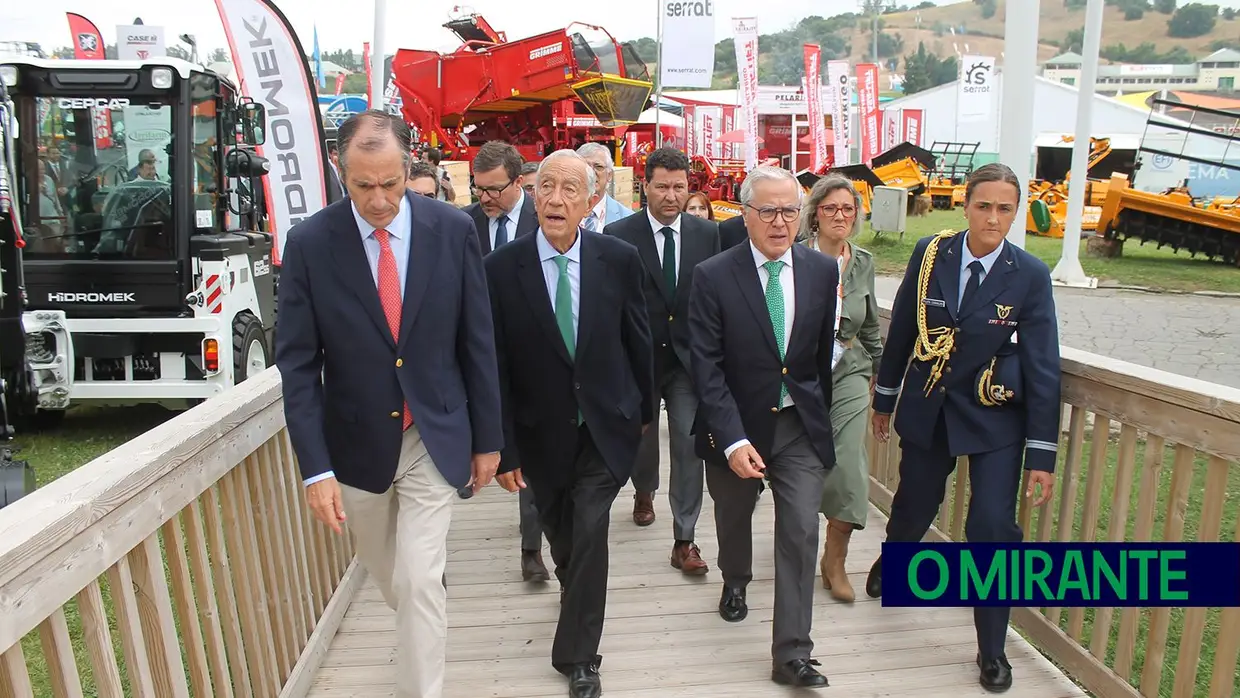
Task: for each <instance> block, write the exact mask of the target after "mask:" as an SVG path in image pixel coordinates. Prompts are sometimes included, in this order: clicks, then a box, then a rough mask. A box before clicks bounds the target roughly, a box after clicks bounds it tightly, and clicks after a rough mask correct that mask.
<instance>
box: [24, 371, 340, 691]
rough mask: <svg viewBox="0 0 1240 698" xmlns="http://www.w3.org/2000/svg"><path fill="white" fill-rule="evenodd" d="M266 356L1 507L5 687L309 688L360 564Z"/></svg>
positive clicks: (40, 689) (98, 688)
mask: <svg viewBox="0 0 1240 698" xmlns="http://www.w3.org/2000/svg"><path fill="white" fill-rule="evenodd" d="M303 496H304V495H303V488H302V487H301V486H300V481H299V476H298V474H297V469H296V467H295V464H294V459H293V454H292V449H291V447H290V445H289V439H288V432H287V431H286V430H285V428H284V412H283V402H282V401H281V399H280V376H279V373H278V371H277V370H276V369H274V368H271V369H268V370H267V371H265V372H263V373H262V374H260V375H258V376H255V377H254V378H251V379H250V380H248V381H246V382H245V383H243V384H241V385H240V386H238V387H236V388H234V389H232V390H230V391H228V392H227V393H226V394H224V395H223V396H221V397H218V398H215V399H212V400H210V401H208V402H206V403H204V404H202V405H200V406H198V407H196V408H194V409H192V410H190V411H188V412H186V413H184V414H181V415H179V416H177V417H175V418H173V419H171V420H170V421H168V422H166V423H164V424H163V425H161V426H159V427H156V428H155V429H153V430H151V431H149V432H147V433H145V434H143V435H142V436H139V437H138V438H136V439H134V440H133V441H130V442H129V443H126V444H125V445H123V446H121V447H120V448H117V449H116V450H114V451H112V452H110V453H108V454H107V455H104V456H102V457H101V458H98V459H96V460H94V461H92V462H91V463H89V464H87V465H85V466H83V467H81V468H79V469H78V470H75V471H74V472H72V473H69V474H68V475H65V476H64V477H62V478H61V479H59V480H57V481H55V482H52V483H50V484H48V485H47V486H46V487H44V488H42V489H40V490H38V491H36V492H34V493H33V494H30V495H28V496H27V497H25V498H24V499H22V500H20V501H19V502H17V503H16V504H14V505H11V506H9V507H6V508H5V509H2V510H0V651H2V652H3V654H0V696H14V697H16V698H26V697H31V696H48V695H51V696H55V697H56V698H61V697H67V698H78V697H80V696H83V695H88V696H100V697H101V698H122V697H123V696H136V697H140V698H141V697H154V696H159V697H161V698H162V697H163V696H173V697H184V698H188V696H190V695H193V696H194V698H204V697H212V696H214V697H218V698H232V697H233V696H237V697H239V698H250V697H253V696H256V697H258V698H269V697H272V696H285V695H287V696H293V695H304V694H305V691H306V689H307V688H308V686H309V684H310V681H311V680H313V678H314V673H315V672H316V671H317V669H318V665H319V662H320V661H321V659H322V655H323V653H325V652H326V647H327V643H328V642H329V641H330V639H331V637H332V635H333V634H334V633H335V629H336V626H337V625H338V624H339V622H340V618H341V617H342V616H343V613H344V610H345V608H347V605H348V602H349V600H350V599H351V598H352V596H353V590H354V588H355V587H356V585H357V583H358V580H360V579H361V577H362V575H361V573H360V572H359V571H358V570H357V568H356V567H355V565H354V564H353V553H352V550H351V548H350V544H349V542H348V538H347V537H337V536H335V535H333V534H332V533H330V532H329V531H327V529H325V528H324V527H323V526H321V525H318V524H317V523H315V522H313V521H312V520H311V519H310V518H309V516H308V515H307V509H306V507H305V505H304V502H303Z"/></svg>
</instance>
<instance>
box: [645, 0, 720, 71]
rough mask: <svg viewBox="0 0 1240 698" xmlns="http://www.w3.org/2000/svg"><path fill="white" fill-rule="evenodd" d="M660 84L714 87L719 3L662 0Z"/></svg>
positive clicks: (660, 8) (707, 0)
mask: <svg viewBox="0 0 1240 698" xmlns="http://www.w3.org/2000/svg"><path fill="white" fill-rule="evenodd" d="M659 12H660V13H661V14H662V18H661V19H662V26H661V34H662V36H661V37H660V40H659V84H660V85H661V86H662V87H664V88H667V87H710V82H711V78H713V77H714V75H715V3H714V2H712V0H699V1H696V2H684V0H659Z"/></svg>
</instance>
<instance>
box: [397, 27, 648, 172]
mask: <svg viewBox="0 0 1240 698" xmlns="http://www.w3.org/2000/svg"><path fill="white" fill-rule="evenodd" d="M444 27H446V28H447V29H450V30H452V31H453V32H454V33H455V34H456V35H457V36H458V37H460V39H461V41H462V42H463V43H462V45H461V47H460V48H458V49H457V50H456V51H454V52H452V53H450V54H440V53H437V52H435V51H422V50H416V49H400V50H398V51H397V52H396V56H395V58H394V59H393V61H392V74H393V76H394V78H395V83H396V87H397V89H399V90H400V93H401V100H402V102H403V105H402V111H403V112H404V117H405V120H406V121H407V122H408V123H409V124H410V125H411V126H412V127H413V128H414V129H416V130H417V132H418V136H419V139H420V140H421V141H422V142H426V143H430V144H431V145H432V146H434V147H437V148H441V149H442V150H443V151H444V154H445V156H446V157H449V158H451V159H455V160H472V159H473V156H474V154H475V153H476V152H477V148H478V147H479V146H481V145H482V144H483V143H485V142H486V141H489V140H503V141H507V142H508V143H511V144H513V145H514V146H516V147H517V149H518V150H519V151H521V154H522V156H524V157H525V158H526V160H530V161H535V160H540V159H542V158H543V157H545V156H546V155H547V154H549V153H550V152H552V151H553V150H556V149H558V148H572V147H576V146H578V145H580V144H581V143H584V142H586V141H598V142H608V141H611V142H612V143H613V146H614V142H615V139H616V138H617V131H616V128H617V127H624V126H627V125H628V124H632V123H635V122H636V121H637V118H638V116H640V115H641V113H642V111H643V110H644V109H645V108H646V104H647V100H648V99H649V96H650V90H651V88H652V84H651V82H650V75H649V73H648V72H647V70H646V65H645V63H643V62H642V61H641V59H639V58H638V57H637V51H636V50H635V49H634V48H633V45H632V44H631V43H624V44H619V43H617V42H616V40H615V39H614V38H612V36H611V35H610V34H608V33H607V31H606V30H604V29H602V28H600V27H595V26H593V25H584V24H577V23H574V24H572V25H569V27H568V28H566V29H557V30H555V31H550V32H546V33H545V34H539V35H538V36H533V37H530V38H528V39H520V40H518V41H508V40H507V37H506V36H504V34H503V32H497V31H495V30H494V29H493V28H492V27H491V25H490V24H488V23H487V21H486V20H485V19H483V18H482V17H481V16H479V15H476V14H470V15H466V16H464V17H461V18H458V19H453V20H452V21H450V22H448V23H447V24H445V25H444ZM574 27H577V28H578V29H576V30H574ZM586 33H589V34H591V35H595V37H596V38H595V40H594V41H593V43H592V42H591V41H590V40H588V39H587V38H586Z"/></svg>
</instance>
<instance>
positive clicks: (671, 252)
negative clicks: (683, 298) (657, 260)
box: [659, 227, 676, 298]
mask: <svg viewBox="0 0 1240 698" xmlns="http://www.w3.org/2000/svg"><path fill="white" fill-rule="evenodd" d="M659 232H661V233H663V281H664V283H666V284H667V292H668V293H670V294H671V296H672V298H675V297H676V238H675V237H674V236H673V234H674V233H675V231H674V230H672V229H671V228H668V227H664V228H663V229H662V230H660V231H659Z"/></svg>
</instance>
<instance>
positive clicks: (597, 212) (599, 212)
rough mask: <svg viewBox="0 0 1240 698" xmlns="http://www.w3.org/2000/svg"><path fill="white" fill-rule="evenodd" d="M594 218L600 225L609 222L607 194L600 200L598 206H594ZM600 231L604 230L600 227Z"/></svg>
mask: <svg viewBox="0 0 1240 698" xmlns="http://www.w3.org/2000/svg"><path fill="white" fill-rule="evenodd" d="M594 217H595V218H598V221H599V223H606V222H607V195H606V194H604V195H603V196H602V198H600V199H599V200H598V203H597V204H594ZM599 230H602V228H601V227H600V228H599Z"/></svg>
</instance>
